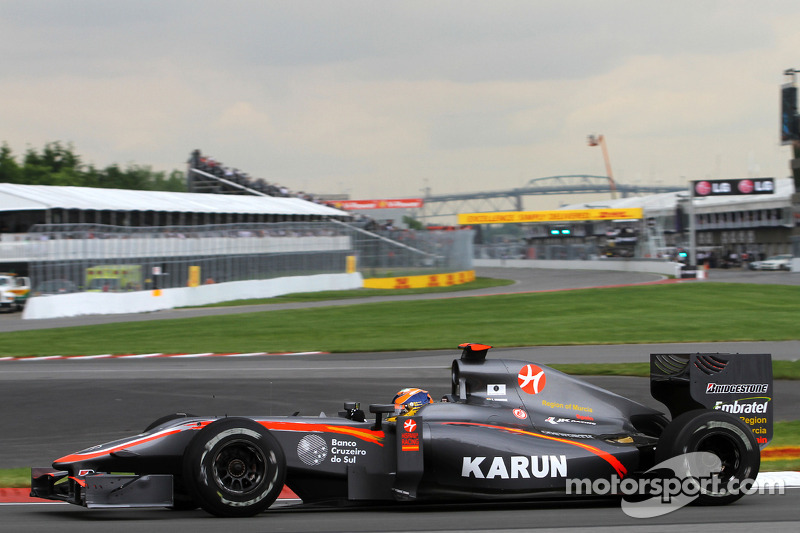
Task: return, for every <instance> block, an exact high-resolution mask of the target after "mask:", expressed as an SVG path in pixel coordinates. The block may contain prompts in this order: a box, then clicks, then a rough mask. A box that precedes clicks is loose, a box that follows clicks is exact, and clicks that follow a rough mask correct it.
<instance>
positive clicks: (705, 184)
mask: <svg viewBox="0 0 800 533" xmlns="http://www.w3.org/2000/svg"><path fill="white" fill-rule="evenodd" d="M692 188H693V189H694V195H695V196H700V197H703V196H740V195H746V194H748V195H749V194H773V193H774V192H775V180H774V179H773V178H753V179H744V180H698V181H693V182H692Z"/></svg>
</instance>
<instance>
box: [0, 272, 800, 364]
mask: <svg viewBox="0 0 800 533" xmlns="http://www.w3.org/2000/svg"><path fill="white" fill-rule="evenodd" d="M798 322H800V287H795V286H778V285H775V286H772V285H747V284H724V283H708V284H699V283H687V284H667V285H646V286H634V287H621V288H609V289H583V290H572V291H559V292H544V293H532V294H508V295H500V296H483V297H473V298H443V299H435V300H413V301H401V302H397V301H395V302H381V303H365V304H359V305H336V306H331V307H325V308H309V309H296V310H281V311H265V312H258V313H244V314H233V315H225V316H222V315H220V316H209V317H198V318H187V319H175V320H160V321H148V322H129V323H115V324H105V325H97V326H81V327H75V328H55V329H44V330H36V331H17V332H9V333H2V334H0V346H1V347H2V348H0V355H17V356H19V355H59V354H60V355H68V354H102V353H118V354H119V353H149V352H162V353H170V352H173V353H180V352H220V353H224V352H253V351H267V352H283V351H291V352H294V351H314V350H317V351H327V352H373V351H376V352H377V351H394V350H422V349H454V348H455V347H456V346H457V345H458V344H460V343H462V342H485V343H488V344H491V345H493V346H496V347H501V346H547V345H578V344H640V343H663V342H675V341H679V342H686V343H691V342H720V341H770V340H774V341H778V340H792V339H796V338H797V323H798ZM754 324H768V325H769V327H754ZM687 349H689V350H690V349H691V347H688V348H687ZM644 355H645V354H643V356H644Z"/></svg>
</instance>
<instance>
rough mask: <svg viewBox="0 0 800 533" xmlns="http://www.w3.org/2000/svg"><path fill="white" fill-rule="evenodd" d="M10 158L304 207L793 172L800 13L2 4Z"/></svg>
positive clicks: (678, 1)
mask: <svg viewBox="0 0 800 533" xmlns="http://www.w3.org/2000/svg"><path fill="white" fill-rule="evenodd" d="M0 45H2V46H1V48H0V49H1V50H2V58H3V61H2V67H0V95H1V96H2V97H0V143H2V142H6V143H8V145H9V146H10V147H11V148H12V150H13V151H14V153H15V154H16V155H17V156H22V154H23V153H24V151H25V150H26V149H27V148H29V147H33V148H36V149H37V150H38V149H41V148H42V147H43V146H44V144H45V143H46V142H50V141H61V142H64V143H72V144H73V146H74V149H75V152H76V153H78V154H79V155H81V156H83V158H84V162H85V163H91V164H94V165H95V166H98V167H105V166H107V165H109V164H112V163H119V164H121V165H123V166H124V165H127V164H129V163H134V164H139V165H149V166H151V167H153V168H154V169H156V170H172V169H181V170H183V169H184V168H185V162H186V160H187V159H188V156H189V153H190V152H191V151H192V150H193V149H195V148H199V149H200V150H201V151H202V152H203V153H206V154H209V155H212V156H214V157H216V158H217V159H219V160H220V161H222V162H223V163H225V164H228V165H230V166H233V167H237V168H239V169H241V170H244V171H246V172H249V173H250V174H251V175H253V176H257V177H263V178H265V179H267V180H268V181H271V182H273V183H278V184H282V185H285V186H287V187H289V188H290V189H292V190H295V191H300V190H302V191H308V192H316V193H341V192H346V193H348V194H350V196H351V197H352V198H356V199H369V198H401V197H419V196H421V195H422V192H421V191H422V189H423V188H425V187H430V188H431V190H432V192H433V193H434V194H436V193H440V194H444V193H456V192H470V191H480V190H497V189H507V188H511V187H521V186H523V185H524V184H525V183H527V181H528V180H530V179H534V178H539V177H544V176H552V175H565V174H595V175H605V173H606V172H605V166H604V164H603V156H602V151H601V150H600V149H599V148H590V147H589V146H588V145H587V142H586V136H587V134H590V133H595V134H603V135H604V136H605V138H606V141H607V144H608V150H609V153H610V157H611V165H612V169H613V172H614V175H615V177H616V178H617V180H618V181H620V182H623V183H642V184H656V183H668V184H681V185H682V184H685V183H686V181H687V180H690V179H698V178H743V177H754V176H775V177H785V176H787V175H789V170H788V165H789V159H790V158H791V153H790V149H789V148H788V147H783V146H781V145H780V140H779V90H780V85H781V84H782V83H783V82H784V81H785V78H784V76H783V71H784V70H786V69H787V68H800V1H798V0H780V1H778V0H776V1H770V0H760V1H758V2H755V1H752V0H747V1H744V0H742V1H738V0H731V1H702V0H687V1H684V0H670V1H666V2H665V1H663V0H661V1H647V0H624V1H623V0H619V1H616V0H601V1H598V0H594V1H583V0H580V1H556V0H552V1H544V0H520V1H510V0H509V1H504V0H492V1H467V0H458V1H436V0H425V1H419V2H418V1H408V0H406V1H400V0H394V1H392V0H366V1H333V0H331V1H302V0H292V1H285V2H284V1H271V0H240V1H237V0H224V1H223V0H221V1H214V0H157V1H149V0H136V1H115V0H95V1H83V0H68V1H67V0H25V1H22V0H13V1H12V0H0Z"/></svg>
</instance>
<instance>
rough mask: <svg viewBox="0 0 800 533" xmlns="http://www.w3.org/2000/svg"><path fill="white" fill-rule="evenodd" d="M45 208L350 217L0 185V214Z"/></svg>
mask: <svg viewBox="0 0 800 533" xmlns="http://www.w3.org/2000/svg"><path fill="white" fill-rule="evenodd" d="M45 209H85V210H107V211H172V212H183V213H246V214H267V215H321V216H345V217H346V216H350V215H349V213H346V212H344V211H340V210H338V209H334V208H332V207H328V206H325V205H320V204H315V203H313V202H308V201H306V200H302V199H300V198H276V197H272V196H244V195H237V194H231V195H227V194H201V193H186V192H162V191H134V190H127V189H98V188H91V187H55V186H49V185H17V184H15V183H0V211H22V210H45Z"/></svg>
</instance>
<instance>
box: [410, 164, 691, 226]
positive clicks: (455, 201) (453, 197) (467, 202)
mask: <svg viewBox="0 0 800 533" xmlns="http://www.w3.org/2000/svg"><path fill="white" fill-rule="evenodd" d="M612 187H614V189H615V190H616V192H617V193H619V194H620V195H621V196H622V197H623V198H627V197H628V196H635V195H647V194H658V193H663V192H680V191H685V190H686V186H677V185H625V184H622V183H613V184H612V182H611V180H610V179H609V178H608V176H593V175H590V174H571V175H565V176H547V177H544V178H534V179H532V180H530V181H528V183H526V184H525V186H524V187H518V188H514V189H508V190H501V191H484V192H473V193H463V194H432V195H427V196H425V204H424V207H423V208H422V209H421V210H420V211H419V212H418V214H417V216H418V217H419V218H428V217H438V216H450V215H457V214H459V213H487V212H493V211H524V208H523V205H522V199H523V198H524V197H525V196H547V195H560V194H609V195H610V194H611V193H612ZM609 198H610V197H609Z"/></svg>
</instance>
